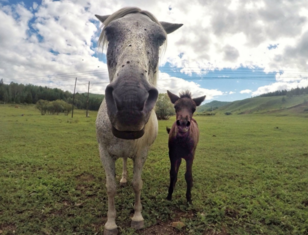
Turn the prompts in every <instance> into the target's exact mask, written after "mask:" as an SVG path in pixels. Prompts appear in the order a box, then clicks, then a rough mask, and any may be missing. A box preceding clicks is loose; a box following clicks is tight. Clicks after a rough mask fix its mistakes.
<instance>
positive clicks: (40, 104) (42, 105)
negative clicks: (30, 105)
mask: <svg viewBox="0 0 308 235" xmlns="http://www.w3.org/2000/svg"><path fill="white" fill-rule="evenodd" d="M48 105H49V102H48V101H47V100H39V101H37V102H36V105H35V107H36V108H37V109H38V110H40V112H41V114H42V115H45V114H46V112H47V110H48Z"/></svg>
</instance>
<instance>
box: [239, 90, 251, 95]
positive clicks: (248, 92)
mask: <svg viewBox="0 0 308 235" xmlns="http://www.w3.org/2000/svg"><path fill="white" fill-rule="evenodd" d="M251 92H252V91H251V90H249V89H246V90H242V91H240V93H241V94H250V93H251Z"/></svg>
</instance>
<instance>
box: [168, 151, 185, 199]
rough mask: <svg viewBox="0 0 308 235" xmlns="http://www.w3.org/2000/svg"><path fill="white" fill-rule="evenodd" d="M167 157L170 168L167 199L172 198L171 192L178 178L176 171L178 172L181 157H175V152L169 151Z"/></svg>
mask: <svg viewBox="0 0 308 235" xmlns="http://www.w3.org/2000/svg"><path fill="white" fill-rule="evenodd" d="M169 158H170V164H171V168H170V185H169V190H168V196H167V200H172V193H173V190H174V187H175V184H176V181H177V179H178V172H179V168H180V165H181V162H182V159H181V158H180V157H177V156H176V155H175V154H171V153H169Z"/></svg>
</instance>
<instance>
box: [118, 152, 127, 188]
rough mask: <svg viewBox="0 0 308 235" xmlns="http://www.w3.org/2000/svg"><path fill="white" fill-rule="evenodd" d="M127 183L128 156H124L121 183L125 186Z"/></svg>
mask: <svg viewBox="0 0 308 235" xmlns="http://www.w3.org/2000/svg"><path fill="white" fill-rule="evenodd" d="M126 183H127V158H123V171H122V178H121V180H120V184H121V186H124V185H125V184H126Z"/></svg>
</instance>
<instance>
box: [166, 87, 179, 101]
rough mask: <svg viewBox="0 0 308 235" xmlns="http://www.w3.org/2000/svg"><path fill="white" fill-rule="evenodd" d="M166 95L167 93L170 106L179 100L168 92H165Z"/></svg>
mask: <svg viewBox="0 0 308 235" xmlns="http://www.w3.org/2000/svg"><path fill="white" fill-rule="evenodd" d="M167 93H168V96H169V98H170V100H171V103H172V104H174V103H175V102H176V101H177V100H178V99H180V97H178V96H177V95H175V94H173V93H171V92H170V91H168V90H167Z"/></svg>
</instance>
